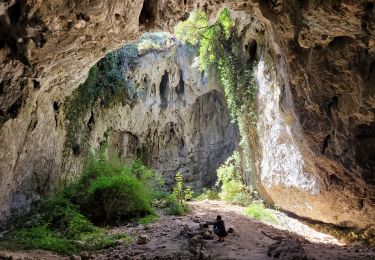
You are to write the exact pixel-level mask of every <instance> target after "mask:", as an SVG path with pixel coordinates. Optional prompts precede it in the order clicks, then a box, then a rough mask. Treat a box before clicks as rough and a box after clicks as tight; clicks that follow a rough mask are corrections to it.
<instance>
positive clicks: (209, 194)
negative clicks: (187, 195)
mask: <svg viewBox="0 0 375 260" xmlns="http://www.w3.org/2000/svg"><path fill="white" fill-rule="evenodd" d="M195 199H196V200H219V199H220V196H219V192H218V191H217V187H213V188H211V189H207V188H203V192H202V193H201V194H200V195H199V196H197V197H196V198H195Z"/></svg>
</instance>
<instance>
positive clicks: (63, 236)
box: [0, 154, 161, 254]
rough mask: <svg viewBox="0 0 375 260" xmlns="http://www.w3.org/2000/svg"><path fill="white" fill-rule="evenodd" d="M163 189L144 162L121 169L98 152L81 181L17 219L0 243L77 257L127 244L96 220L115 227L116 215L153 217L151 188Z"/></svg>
mask: <svg viewBox="0 0 375 260" xmlns="http://www.w3.org/2000/svg"><path fill="white" fill-rule="evenodd" d="M159 185H161V182H160V177H158V176H157V175H156V174H155V173H154V172H153V171H152V170H150V169H148V168H147V167H145V166H144V165H142V164H141V163H140V162H137V161H136V162H133V163H131V164H129V165H122V164H121V163H120V162H119V161H118V160H106V159H105V158H104V155H103V154H100V155H99V159H95V158H90V159H89V160H88V161H87V163H86V164H85V167H84V172H83V174H82V177H81V178H80V179H79V180H77V182H75V183H73V184H71V185H69V186H68V187H66V188H65V189H63V190H62V191H61V192H59V193H57V194H56V195H55V196H53V197H51V198H47V199H44V200H42V201H41V202H40V203H39V204H38V205H37V206H36V207H35V209H33V210H32V211H31V212H30V213H29V214H26V215H25V216H23V217H19V218H16V219H15V221H14V222H13V228H12V229H11V230H10V232H8V233H7V234H6V236H5V237H4V238H3V239H0V246H1V245H4V246H5V247H7V248H14V249H44V250H50V251H54V252H57V253H61V254H75V253H77V252H79V251H80V250H99V249H101V248H104V247H109V246H112V245H114V244H115V242H116V240H118V239H125V240H126V241H128V240H129V238H128V237H127V236H126V235H124V234H119V235H113V234H107V233H106V231H105V230H104V229H99V228H97V227H95V226H94V225H93V224H92V221H94V222H98V223H99V222H100V223H101V222H104V221H105V222H107V223H113V222H114V221H115V220H116V218H117V217H121V218H133V217H139V216H145V215H146V214H149V213H153V208H152V207H151V202H152V199H153V196H152V195H153V193H152V192H149V190H148V189H152V188H156V187H159ZM151 218H152V217H150V216H148V217H146V218H144V220H143V221H151Z"/></svg>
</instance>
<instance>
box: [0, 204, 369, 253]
mask: <svg viewBox="0 0 375 260" xmlns="http://www.w3.org/2000/svg"><path fill="white" fill-rule="evenodd" d="M190 207H191V212H190V213H189V214H187V215H186V216H182V217H176V216H167V215H161V216H160V218H159V220H158V221H156V222H154V223H152V224H150V225H147V226H142V225H137V226H135V225H129V226H123V227H118V228H114V229H112V230H111V232H113V233H129V234H130V235H131V236H132V237H135V238H137V237H139V236H143V237H147V238H148V239H147V243H146V244H138V241H137V239H134V241H133V242H132V243H130V244H122V243H119V244H118V245H117V246H115V247H112V248H109V249H104V250H102V251H100V252H97V253H95V254H88V253H81V256H77V257H71V258H70V259H134V260H137V259H205V258H206V259H218V260H219V259H228V260H229V259H249V260H250V259H272V257H269V256H268V255H267V250H268V247H269V246H270V245H271V244H274V243H275V240H272V239H270V238H268V237H267V236H265V235H264V234H263V233H262V232H264V233H266V234H268V235H271V236H272V237H274V238H275V237H283V238H289V239H288V241H292V243H294V244H295V243H296V244H297V245H299V246H298V247H300V246H301V247H303V249H304V250H305V255H306V256H307V257H308V258H307V259H317V260H318V259H375V252H374V251H373V250H372V249H370V248H368V247H365V246H363V245H361V244H355V245H344V244H341V243H340V242H339V241H338V240H337V239H335V238H334V237H332V236H329V235H326V234H323V233H320V232H317V231H315V230H313V229H311V228H310V227H308V226H306V225H305V224H303V223H301V222H300V221H298V220H296V219H293V218H290V217H288V216H287V215H285V214H284V213H281V212H278V211H274V213H275V214H276V215H277V217H278V224H273V225H271V224H266V223H262V222H260V221H257V220H254V219H250V218H247V217H245V216H244V215H243V213H242V212H243V209H244V208H243V207H240V206H235V205H231V204H227V203H224V202H221V201H207V200H206V201H199V202H195V201H194V202H190ZM218 214H220V215H222V217H223V219H224V221H225V224H226V227H227V228H230V227H232V228H233V229H234V233H232V234H229V235H228V236H227V237H226V239H225V242H224V243H219V242H217V241H216V237H215V239H213V240H205V239H204V240H203V239H199V240H197V241H198V243H194V242H196V240H195V239H196V238H197V237H198V236H194V234H195V233H198V232H201V231H200V229H199V223H202V222H203V221H214V220H215V218H216V216H217V215H218ZM182 230H185V232H182ZM210 230H212V226H210ZM186 231H188V233H189V234H187V233H186ZM190 232H191V233H190ZM192 236H193V238H191V237H192ZM198 238H200V237H198ZM292 251H293V249H292ZM286 253H287V254H288V252H286ZM5 254H8V256H13V258H12V259H69V257H62V256H58V255H55V254H52V253H49V252H44V251H40V250H33V251H24V252H15V253H11V252H0V259H4V258H1V255H3V256H4V255H5ZM296 259H299V258H296ZM301 259H302V258H301Z"/></svg>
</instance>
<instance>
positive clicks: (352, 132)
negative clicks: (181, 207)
mask: <svg viewBox="0 0 375 260" xmlns="http://www.w3.org/2000/svg"><path fill="white" fill-rule="evenodd" d="M193 4H196V5H199V8H202V9H204V10H206V11H207V13H208V14H209V15H210V17H215V14H216V13H217V11H218V10H219V9H220V8H221V7H223V6H228V7H229V8H231V9H232V10H234V11H237V12H239V13H243V14H246V15H248V14H250V16H251V17H253V18H251V17H248V16H246V15H244V16H242V15H241V16H242V17H243V20H244V21H245V22H246V23H244V24H247V25H246V26H243V27H241V30H242V31H243V32H244V33H245V32H246V31H253V32H254V33H256V34H257V35H259V36H260V37H259V39H263V40H264V41H262V42H263V43H264V46H265V48H264V51H266V52H267V53H268V55H269V56H270V57H271V61H272V62H271V63H272V64H273V66H274V67H275V68H276V71H277V77H276V81H277V83H278V86H279V87H280V90H281V91H280V99H279V100H280V101H279V108H280V109H281V111H282V113H283V115H284V119H285V122H289V124H290V125H293V126H296V127H292V130H291V133H292V136H293V137H294V138H295V140H297V141H298V140H301V141H300V142H297V144H298V146H297V147H298V148H299V150H300V151H301V152H302V154H303V157H304V160H305V161H306V162H308V163H307V164H306V165H308V168H306V169H304V170H305V171H306V172H311V174H312V175H313V176H314V177H315V178H316V180H317V183H318V186H319V193H318V194H312V193H310V192H306V191H304V190H303V189H301V188H300V187H293V188H290V187H287V186H286V185H273V186H272V185H271V186H267V185H264V190H263V191H264V194H265V196H268V197H269V198H270V200H271V201H272V200H273V201H275V202H277V204H279V205H280V206H281V207H282V208H284V209H286V210H289V211H292V212H295V213H297V214H299V215H302V216H306V217H311V218H314V219H318V220H322V221H326V222H331V223H335V224H342V225H353V224H355V225H359V226H362V227H363V226H367V225H369V224H373V223H374V222H375V221H374V216H375V214H374V209H375V206H374V197H375V195H374V193H375V192H374V190H375V187H374V174H373V173H374V151H375V149H374V121H375V119H374V113H375V111H374V107H375V105H374V104H375V100H374V76H373V75H374V67H375V65H374V59H375V56H374V55H375V43H374V42H375V36H374V33H375V30H374V24H375V23H374V1H372V0H358V1H353V0H329V1H320V0H304V1H300V0H278V1H273V0H272V1H271V0H254V1H230V0H215V1H204V0H199V1H192V0H188V1H173V0H166V1H161V0H159V1H151V0H146V1H142V0H136V1H119V0H111V1H73V0H71V1H63V2H62V1H36V0H20V1H12V0H8V1H3V2H2V3H0V205H1V207H0V220H1V221H3V220H4V219H6V218H7V217H9V214H10V208H11V206H10V205H11V204H12V208H13V209H15V210H17V209H19V208H21V204H25V203H24V202H25V201H31V200H33V199H36V197H37V195H36V194H37V193H35V192H34V190H35V189H36V188H37V187H39V188H38V189H39V190H42V191H43V192H44V193H45V192H48V190H49V185H45V184H46V183H48V184H56V183H58V182H59V178H60V176H61V174H60V173H61V165H63V156H62V151H63V149H64V142H65V132H64V127H63V122H62V121H63V115H62V113H61V110H60V109H61V108H60V107H61V103H62V102H63V100H64V98H65V97H66V96H68V95H69V94H70V93H71V92H72V91H73V90H74V89H75V88H77V87H78V86H79V83H81V82H83V81H84V80H85V78H86V77H87V72H88V70H89V68H90V67H91V66H92V65H93V64H94V63H95V62H97V61H98V60H99V59H100V58H101V57H103V56H104V54H105V53H107V52H109V51H111V50H113V49H116V48H118V47H119V46H121V45H123V44H124V43H125V42H128V41H130V40H134V39H135V38H137V37H138V36H139V35H140V33H141V32H143V31H145V30H152V29H155V28H157V29H159V30H163V29H166V30H169V29H170V28H171V26H172V25H173V24H175V23H176V22H177V21H178V20H179V19H183V18H186V11H188V10H190V9H191V8H192V7H193ZM249 19H254V20H249ZM255 21H256V22H257V24H258V25H257V26H250V25H249V24H252V23H253V22H255ZM259 39H258V38H256V40H257V41H258V40H259ZM197 107H200V106H198V105H197ZM196 109H198V108H196ZM108 120H109V119H108ZM176 122H177V120H176ZM103 129H104V127H103ZM118 129H119V130H120V131H127V130H126V128H125V127H118ZM121 129H122V130H121ZM167 129H168V128H165V131H167ZM297 129H298V131H297ZM117 135H119V136H117V137H114V138H117V139H121V138H122V139H123V140H125V139H126V140H128V139H132V138H133V137H131V136H132V135H129V136H128V137H125V135H124V137H121V134H117ZM133 135H134V136H136V134H133ZM249 137H251V138H252V139H255V137H254V134H249ZM133 139H135V138H133ZM197 140H198V139H197ZM302 140H303V141H302ZM124 142H125V141H124ZM132 142H133V141H131V142H130V144H129V149H130V150H131V149H132V144H131V143H132ZM176 142H178V141H176ZM254 144H257V142H254ZM256 156H258V157H256ZM256 156H255V158H258V159H257V160H255V161H256V163H255V168H256V169H258V171H257V173H256V174H258V173H259V170H260V164H259V163H260V158H261V157H259V156H261V154H260V153H257V154H256ZM166 159H167V158H166ZM73 164H74V163H73ZM75 165H78V164H75ZM73 168H74V167H73ZM76 170H78V169H75V170H74V169H72V171H73V172H75V171H76ZM272 174H275V176H276V177H277V176H278V175H280V174H282V175H288V174H289V173H288V172H282V173H277V172H275V173H272ZM258 177H259V175H258ZM52 186H53V185H52ZM17 190H24V191H29V192H23V193H18V192H17ZM294 198H297V199H298V201H299V202H304V201H311V202H313V203H310V204H304V203H299V205H298V207H295V206H294V204H293V203H294V202H293V199H294ZM12 201H13V203H12ZM21 202H22V203H21ZM26 204H27V203H26Z"/></svg>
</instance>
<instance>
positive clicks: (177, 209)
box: [165, 173, 194, 215]
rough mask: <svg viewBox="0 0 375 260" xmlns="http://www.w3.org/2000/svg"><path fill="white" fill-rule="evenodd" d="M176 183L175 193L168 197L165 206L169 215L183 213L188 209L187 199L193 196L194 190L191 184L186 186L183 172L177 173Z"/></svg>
mask: <svg viewBox="0 0 375 260" xmlns="http://www.w3.org/2000/svg"><path fill="white" fill-rule="evenodd" d="M175 179H176V185H175V186H174V187H173V193H172V194H171V195H170V196H168V197H167V199H166V203H165V207H167V214H169V215H183V214H185V213H186V212H187V211H188V207H187V205H186V201H187V200H190V199H192V198H193V194H194V192H193V190H192V188H191V187H190V186H185V185H184V183H183V177H182V174H181V173H177V174H176V177H175Z"/></svg>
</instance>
